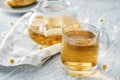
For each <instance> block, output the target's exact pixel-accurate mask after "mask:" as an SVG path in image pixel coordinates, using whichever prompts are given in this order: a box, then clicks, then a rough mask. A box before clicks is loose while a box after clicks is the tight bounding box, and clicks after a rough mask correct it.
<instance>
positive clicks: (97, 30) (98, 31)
mask: <svg viewBox="0 0 120 80" xmlns="http://www.w3.org/2000/svg"><path fill="white" fill-rule="evenodd" d="M74 24H78V23H72V24H68V25H65V27H64V28H62V34H64V36H66V37H68V38H69V36H68V35H66V34H65V32H64V29H65V28H67V27H69V26H71V25H74ZM79 24H82V25H87V26H90V27H92V28H93V29H94V30H95V31H96V32H97V33H96V34H95V35H96V37H97V36H98V35H99V34H100V30H99V29H98V28H97V27H95V26H94V25H91V24H87V23H79ZM83 31H84V30H83ZM96 37H95V38H96ZM95 38H88V39H95Z"/></svg>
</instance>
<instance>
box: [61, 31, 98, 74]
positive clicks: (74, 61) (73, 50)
mask: <svg viewBox="0 0 120 80" xmlns="http://www.w3.org/2000/svg"><path fill="white" fill-rule="evenodd" d="M65 35H67V37H70V38H67V37H66V39H63V41H62V51H61V59H62V63H63V65H64V66H65V67H66V68H68V69H70V70H74V71H85V70H91V69H92V68H93V67H95V66H96V65H97V59H98V49H99V42H98V41H96V40H94V38H95V37H96V35H95V34H94V33H93V32H89V31H82V30H77V31H69V32H67V33H65ZM63 37H64V38H65V36H63ZM73 75H74V74H73ZM74 76H76V75H74Z"/></svg>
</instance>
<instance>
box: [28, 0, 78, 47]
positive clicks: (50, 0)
mask: <svg viewBox="0 0 120 80" xmlns="http://www.w3.org/2000/svg"><path fill="white" fill-rule="evenodd" d="M33 11H34V13H33V14H32V16H31V17H30V20H29V35H30V37H31V38H32V40H33V41H35V42H36V43H38V44H39V45H42V46H51V45H54V44H57V43H60V42H61V33H62V27H63V26H65V25H67V24H70V23H74V22H77V20H76V18H75V14H74V11H73V8H72V7H71V5H70V3H69V2H68V1H66V0H43V1H41V2H40V3H39V4H38V5H37V6H36V7H35V8H34V9H33Z"/></svg>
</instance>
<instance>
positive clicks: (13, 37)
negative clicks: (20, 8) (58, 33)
mask: <svg viewBox="0 0 120 80" xmlns="http://www.w3.org/2000/svg"><path fill="white" fill-rule="evenodd" d="M31 14H32V12H29V13H26V14H25V15H24V16H23V17H22V18H21V19H20V20H19V21H18V22H17V23H16V24H15V25H14V26H13V28H12V29H11V31H10V32H9V33H8V35H7V36H6V38H5V39H4V40H3V43H2V44H1V46H0V65H3V66H16V65H21V64H30V65H34V66H37V65H39V64H43V63H44V62H45V61H46V60H47V59H48V58H49V57H51V56H52V55H55V54H57V53H59V52H60V46H61V45H60V44H56V45H53V46H50V47H47V48H43V49H41V50H40V49H39V46H38V44H36V43H35V42H34V41H33V40H31V38H30V37H29V34H28V20H29V17H30V16H31Z"/></svg>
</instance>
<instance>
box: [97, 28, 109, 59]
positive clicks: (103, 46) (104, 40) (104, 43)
mask: <svg viewBox="0 0 120 80" xmlns="http://www.w3.org/2000/svg"><path fill="white" fill-rule="evenodd" d="M109 44H110V39H109V35H108V33H107V32H106V31H105V30H101V31H100V51H99V53H100V57H103V56H105V55H106V53H107V51H108V48H109Z"/></svg>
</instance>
